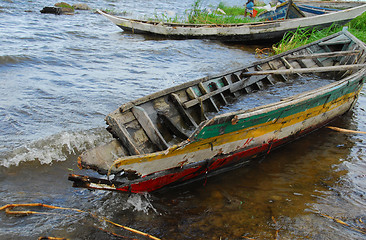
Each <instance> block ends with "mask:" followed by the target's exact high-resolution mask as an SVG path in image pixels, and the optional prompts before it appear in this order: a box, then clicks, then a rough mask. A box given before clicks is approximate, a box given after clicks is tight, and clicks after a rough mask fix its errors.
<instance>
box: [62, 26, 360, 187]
mask: <svg viewBox="0 0 366 240" xmlns="http://www.w3.org/2000/svg"><path fill="white" fill-rule="evenodd" d="M365 59H366V47H365V44H364V43H363V42H361V41H360V40H358V39H357V38H355V37H354V36H353V35H352V34H350V33H349V32H347V31H346V30H344V31H341V32H339V33H337V34H334V35H332V36H329V37H326V38H324V39H322V40H319V41H316V42H313V43H311V44H308V45H305V46H302V47H299V48H297V49H294V50H291V51H287V52H285V53H282V54H279V55H276V56H272V57H269V58H267V59H263V60H260V61H257V62H255V63H253V64H251V65H248V66H243V67H241V68H239V69H236V70H232V71H228V72H225V73H223V74H218V75H215V76H211V77H205V78H201V79H197V80H193V81H190V82H186V83H184V84H181V85H178V86H174V87H171V88H169V89H166V90H163V91H160V92H157V93H154V94H151V95H148V96H145V97H142V98H139V99H137V100H134V101H131V102H128V103H125V104H123V105H122V106H120V107H119V108H118V109H117V110H115V111H114V112H112V113H110V114H109V115H108V116H107V117H106V122H107V124H108V128H107V129H108V130H109V131H110V133H111V134H112V135H113V136H114V137H115V139H114V140H113V141H111V142H110V143H108V144H105V145H101V146H99V147H96V148H94V149H91V150H89V151H86V152H84V153H82V154H81V156H80V157H79V159H78V165H79V167H80V168H81V169H91V170H95V171H91V172H92V173H93V174H92V175H89V176H82V175H76V174H71V175H70V176H69V180H71V181H73V182H74V186H75V187H84V188H89V189H102V190H115V191H122V192H133V193H138V192H150V191H155V190H158V189H161V188H163V187H167V186H172V185H176V184H181V183H184V182H187V181H191V180H192V181H194V180H196V179H199V178H202V177H206V176H209V175H211V174H217V173H220V172H222V171H226V170H229V169H231V168H234V167H239V166H243V165H245V164H246V163H248V161H252V160H253V159H256V158H258V157H263V156H265V155H267V154H269V153H270V152H271V151H272V150H273V149H275V148H277V147H280V146H282V145H284V144H285V143H287V142H290V141H293V140H295V139H297V138H299V137H301V136H303V135H304V134H307V133H309V132H312V131H314V130H316V129H318V128H320V127H322V126H324V125H326V124H327V123H329V122H330V121H332V120H333V119H335V118H337V117H339V116H341V115H342V114H344V113H346V112H347V111H349V110H350V109H351V108H352V106H353V105H354V104H355V102H356V100H357V97H358V95H359V93H360V91H361V88H362V86H363V83H364V81H365V80H366V64H365ZM300 75H301V76H300ZM304 76H307V77H308V80H307V82H306V83H305V84H311V83H312V81H314V78H317V77H324V78H329V79H330V82H327V83H326V84H325V85H324V83H323V85H322V86H320V87H316V88H315V89H311V90H309V89H307V90H306V92H302V93H298V94H296V95H294V96H292V95H290V96H287V97H285V98H283V99H279V100H278V101H277V102H271V103H268V104H266V105H262V106H257V107H254V108H250V109H245V108H246V105H247V103H243V102H242V101H243V100H245V99H248V98H251V96H253V95H254V94H259V93H263V92H268V91H269V90H270V89H273V88H275V87H276V86H282V85H281V84H285V83H286V84H290V86H291V85H292V84H293V83H295V82H296V81H298V78H301V77H304ZM289 80H291V81H292V82H289ZM286 81H287V82H286ZM322 81H323V79H322ZM324 81H325V80H324ZM281 89H283V88H282V87H281ZM286 92H287V91H284V90H283V92H282V93H286ZM234 106H237V107H238V108H237V109H236V110H233V108H234ZM85 171H86V172H89V173H90V170H85ZM97 172H98V173H97Z"/></svg>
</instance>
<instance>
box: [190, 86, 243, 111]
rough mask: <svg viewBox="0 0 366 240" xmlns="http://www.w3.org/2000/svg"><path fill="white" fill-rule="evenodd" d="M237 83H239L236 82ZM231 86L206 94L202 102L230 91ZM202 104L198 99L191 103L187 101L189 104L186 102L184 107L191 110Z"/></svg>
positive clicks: (202, 97)
mask: <svg viewBox="0 0 366 240" xmlns="http://www.w3.org/2000/svg"><path fill="white" fill-rule="evenodd" d="M236 83H237V82H236ZM232 85H234V84H232ZM230 87H231V86H230V85H227V86H224V87H222V88H219V89H217V90H215V91H212V92H209V93H207V94H205V95H202V96H201V97H200V99H202V101H204V100H206V99H208V98H210V97H212V96H215V95H216V94H219V93H221V92H224V91H226V90H228V89H230ZM199 102H200V100H199V99H198V98H197V99H192V100H190V101H187V102H185V103H183V106H184V107H185V108H190V107H192V106H194V105H196V104H198V103H199Z"/></svg>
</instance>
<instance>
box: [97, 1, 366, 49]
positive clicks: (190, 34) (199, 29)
mask: <svg viewBox="0 0 366 240" xmlns="http://www.w3.org/2000/svg"><path fill="white" fill-rule="evenodd" d="M365 10H366V4H364V5H361V6H358V7H354V8H351V9H347V10H343V11H338V12H332V13H328V14H322V15H316V16H311V17H304V18H295V19H285V20H275V21H267V22H254V23H241V24H215V25H214V24H182V23H165V22H155V21H144V20H135V19H128V18H124V17H117V16H113V15H110V14H107V13H105V12H103V11H100V10H98V12H99V13H100V14H101V15H103V16H105V17H106V18H108V19H109V20H111V21H112V22H113V23H115V24H116V25H117V26H118V27H120V28H122V29H123V30H124V31H129V32H133V33H144V34H153V35H156V36H161V37H167V38H173V39H186V38H205V39H215V40H221V41H241V42H247V43H258V42H273V41H276V40H279V39H281V38H282V37H283V35H284V34H285V33H286V32H288V31H295V30H296V29H297V28H299V27H307V28H313V27H317V28H325V27H329V26H331V25H332V24H344V23H347V22H348V21H350V20H352V19H353V18H355V17H357V16H359V15H361V14H362V13H363V12H364V11H365Z"/></svg>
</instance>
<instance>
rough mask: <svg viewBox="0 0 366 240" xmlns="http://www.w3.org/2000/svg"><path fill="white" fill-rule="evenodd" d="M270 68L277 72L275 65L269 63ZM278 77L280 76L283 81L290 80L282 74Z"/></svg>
mask: <svg viewBox="0 0 366 240" xmlns="http://www.w3.org/2000/svg"><path fill="white" fill-rule="evenodd" d="M268 66H269V67H270V68H271V69H272V70H277V68H276V67H275V66H274V65H273V63H271V62H268ZM278 76H280V78H281V79H282V81H284V82H287V81H288V79H287V77H285V76H283V75H282V74H278Z"/></svg>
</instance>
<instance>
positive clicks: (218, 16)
mask: <svg viewBox="0 0 366 240" xmlns="http://www.w3.org/2000/svg"><path fill="white" fill-rule="evenodd" d="M213 8H214V9H217V8H220V9H222V10H223V11H224V12H225V13H226V14H222V13H221V12H220V11H216V10H215V11H209V10H208V9H206V8H203V7H202V0H196V1H195V2H194V3H193V5H192V8H191V9H189V10H186V12H185V15H186V16H183V17H182V16H174V17H168V16H167V15H166V14H161V15H159V16H157V15H155V17H154V18H150V19H149V20H151V21H159V22H173V23H191V24H235V23H250V22H258V21H259V20H258V19H254V18H250V17H247V18H244V17H243V15H244V12H245V7H244V6H243V7H237V6H234V7H229V6H226V5H225V4H224V3H222V2H221V3H220V4H219V5H218V7H213ZM257 11H258V13H259V12H261V11H264V10H263V9H257Z"/></svg>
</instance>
